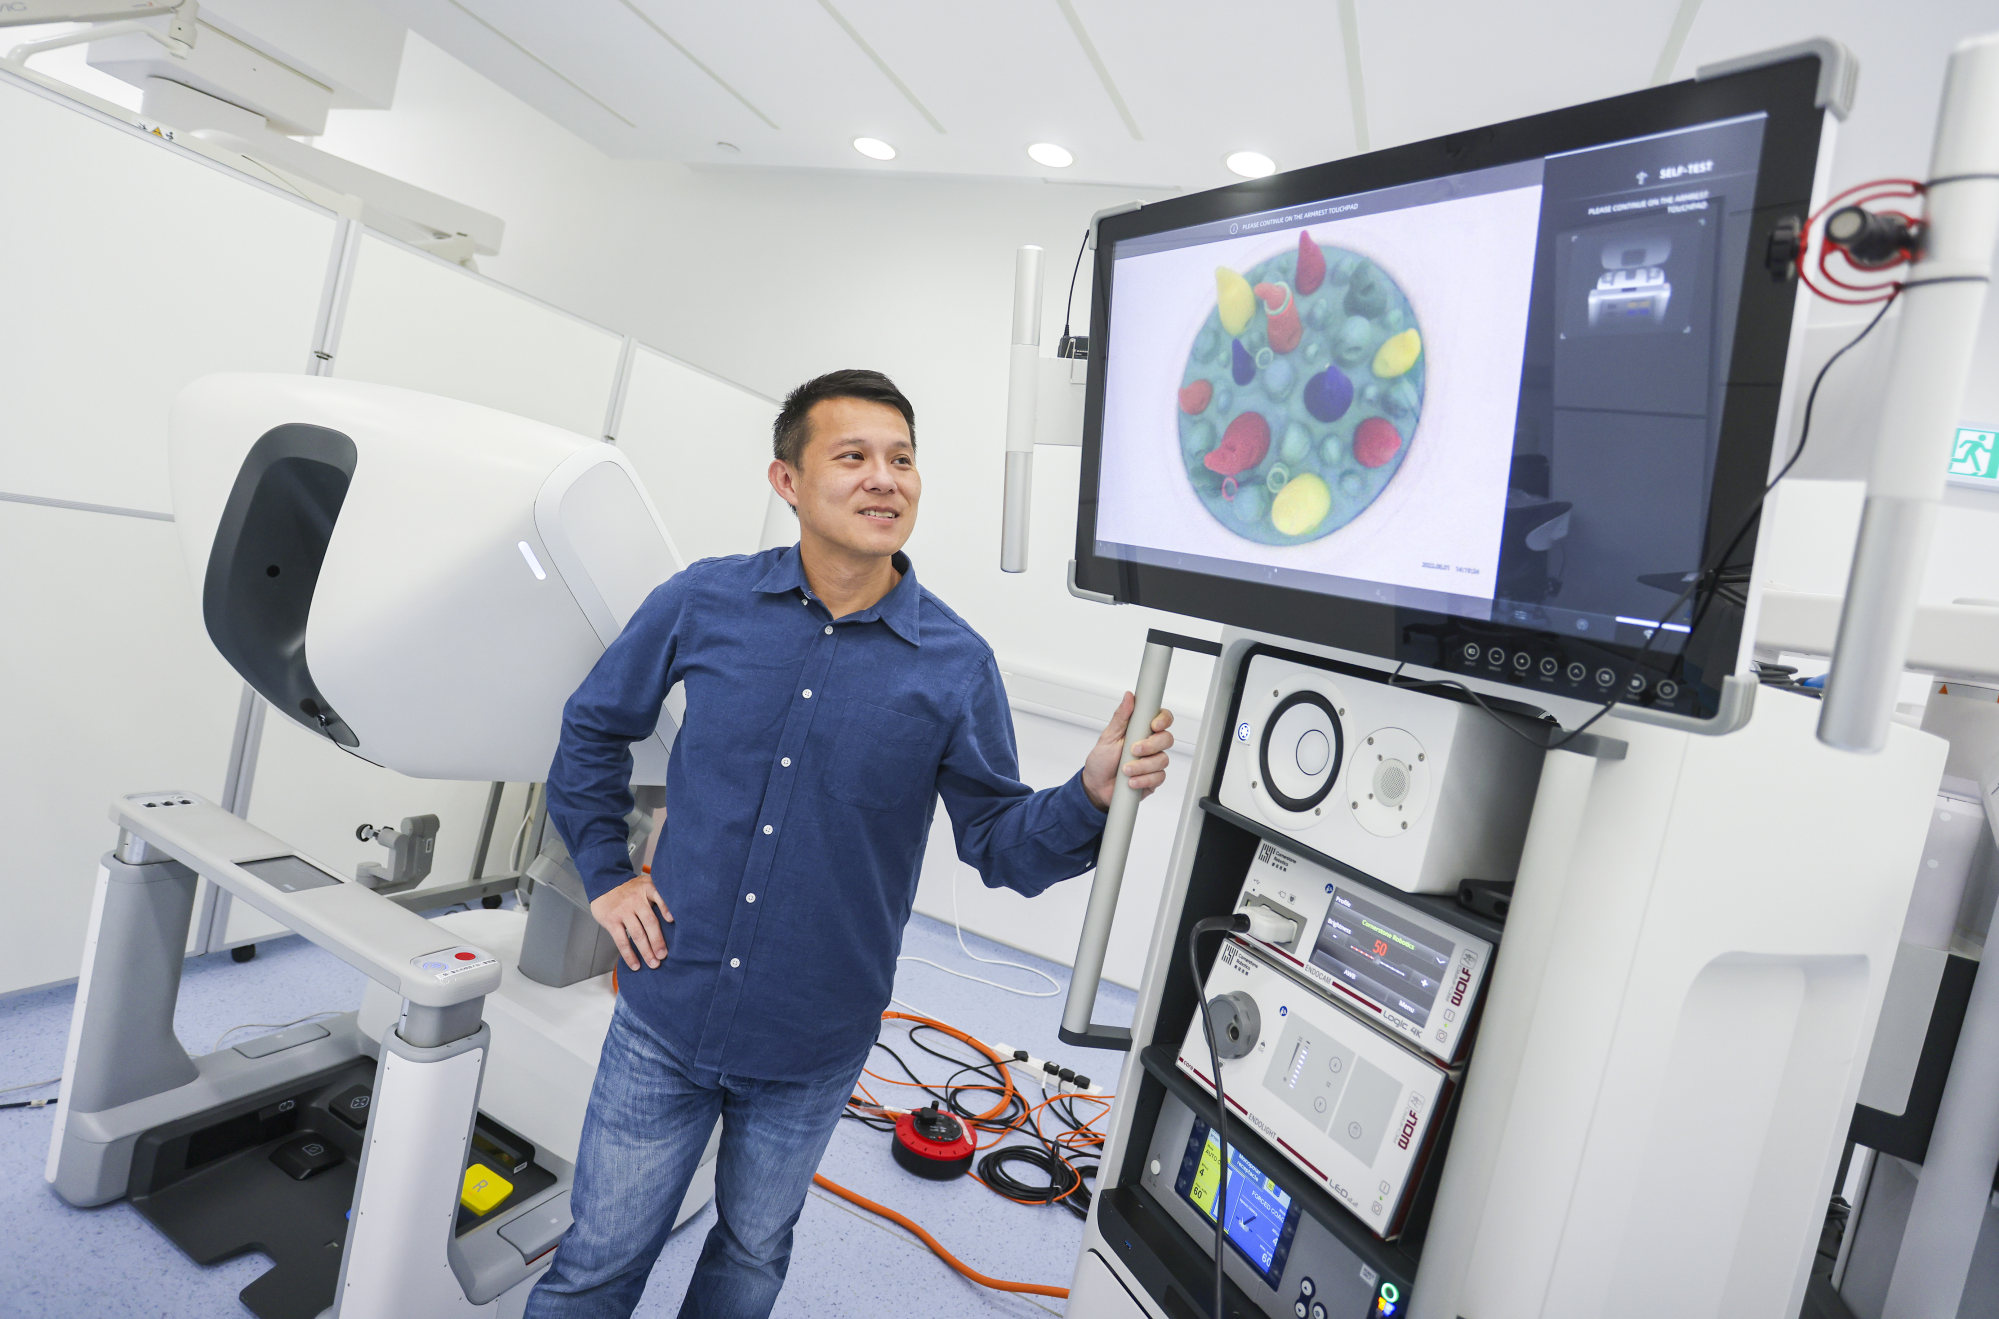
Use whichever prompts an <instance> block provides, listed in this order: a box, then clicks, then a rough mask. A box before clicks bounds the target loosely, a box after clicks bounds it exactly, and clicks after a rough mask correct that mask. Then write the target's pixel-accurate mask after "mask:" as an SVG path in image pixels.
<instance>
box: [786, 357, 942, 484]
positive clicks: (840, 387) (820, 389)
mask: <svg viewBox="0 0 1999 1319" xmlns="http://www.w3.org/2000/svg"><path fill="white" fill-rule="evenodd" d="M829 398H857V399H860V400H861V401H862V402H865V403H881V404H885V405H887V406H888V407H891V408H894V409H895V410H896V411H897V412H900V413H901V414H902V419H903V421H904V422H906V423H907V424H908V426H909V444H910V447H911V448H915V447H916V409H915V408H914V407H912V406H911V405H910V402H909V400H908V399H907V398H905V397H904V396H903V393H902V391H901V390H899V389H897V388H896V387H895V381H893V380H890V379H889V378H888V377H887V376H885V375H883V374H882V373H881V372H879V371H863V370H859V369H856V368H851V367H850V368H848V369H847V370H844V371H828V372H827V373H826V374H825V375H823V376H815V377H813V378H812V379H810V380H808V381H806V382H805V383H804V384H802V385H800V386H799V387H798V388H797V389H794V390H792V391H791V393H789V394H787V395H786V396H785V399H784V406H783V407H781V408H779V409H778V410H777V420H776V421H775V422H773V423H771V428H770V441H771V443H770V452H771V457H773V458H775V459H777V460H778V461H779V462H781V463H786V464H789V465H790V466H792V467H794V468H795V467H797V466H798V465H799V460H800V459H801V458H803V457H804V456H805V442H806V441H807V440H808V439H810V438H812V426H811V423H810V421H809V420H808V414H810V413H811V411H812V409H813V407H814V406H815V405H817V404H819V403H823V402H825V401H826V400H827V399H829Z"/></svg>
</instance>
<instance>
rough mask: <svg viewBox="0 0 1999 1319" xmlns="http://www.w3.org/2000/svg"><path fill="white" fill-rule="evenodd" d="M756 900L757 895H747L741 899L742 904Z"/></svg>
mask: <svg viewBox="0 0 1999 1319" xmlns="http://www.w3.org/2000/svg"><path fill="white" fill-rule="evenodd" d="M756 900H757V895H756V894H754V893H752V894H750V895H748V896H747V897H745V898H744V899H743V901H744V902H755V901H756Z"/></svg>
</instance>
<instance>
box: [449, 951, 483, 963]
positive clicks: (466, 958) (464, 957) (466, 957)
mask: <svg viewBox="0 0 1999 1319" xmlns="http://www.w3.org/2000/svg"><path fill="white" fill-rule="evenodd" d="M452 956H453V957H455V958H457V959H458V960H459V961H461V962H470V961H474V960H476V959H477V958H478V956H479V954H477V953H453V954H452Z"/></svg>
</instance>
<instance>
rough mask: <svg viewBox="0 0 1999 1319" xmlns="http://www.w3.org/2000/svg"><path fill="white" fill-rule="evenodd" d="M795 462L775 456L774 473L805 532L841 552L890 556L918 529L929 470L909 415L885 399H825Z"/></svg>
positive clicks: (805, 537) (809, 417)
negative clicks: (919, 459)
mask: <svg viewBox="0 0 1999 1319" xmlns="http://www.w3.org/2000/svg"><path fill="white" fill-rule="evenodd" d="M806 420H807V421H808V422H809V423H810V425H811V430H810V434H809V436H808V438H807V439H806V441H805V448H804V451H803V452H802V453H801V454H800V455H799V462H798V466H797V467H796V468H794V467H792V466H791V464H789V463H784V462H773V463H772V464H771V481H772V483H773V484H774V485H776V486H777V488H778V492H779V493H780V494H781V495H784V496H785V497H786V499H787V500H788V502H790V504H791V505H792V507H794V508H796V509H797V510H798V529H799V536H800V539H802V540H807V541H816V542H818V543H819V545H821V546H823V547H824V548H825V549H828V550H832V551H833V552H835V553H839V554H843V555H848V556H852V557H853V558H856V559H862V558H886V557H888V556H889V555H891V554H893V553H895V552H896V551H897V550H899V549H901V548H902V546H903V543H904V542H905V541H907V540H908V539H909V533H910V532H912V531H914V530H915V529H916V501H917V499H918V498H919V497H920V496H921V495H922V493H923V478H922V477H921V476H919V475H918V474H917V471H916V446H915V444H914V443H912V442H911V440H910V438H909V426H908V423H906V422H904V421H903V419H902V414H901V413H900V412H898V411H896V410H895V409H894V408H892V407H890V406H889V405H888V404H886V403H870V402H868V401H867V400H865V399H858V398H829V399H822V400H820V401H819V402H818V403H815V404H814V405H813V406H812V411H811V412H809V413H807V414H806Z"/></svg>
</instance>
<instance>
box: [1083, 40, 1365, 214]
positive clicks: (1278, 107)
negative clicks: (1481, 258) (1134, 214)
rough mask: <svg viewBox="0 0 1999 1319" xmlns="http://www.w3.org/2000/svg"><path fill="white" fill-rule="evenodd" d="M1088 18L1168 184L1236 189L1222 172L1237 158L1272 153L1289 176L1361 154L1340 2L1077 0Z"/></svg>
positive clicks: (1233, 180) (1225, 173)
mask: <svg viewBox="0 0 1999 1319" xmlns="http://www.w3.org/2000/svg"><path fill="white" fill-rule="evenodd" d="M1050 7H1051V8H1052V7H1053V6H1052V5H1051V6H1050ZM1076 10H1077V12H1078V13H1079V14H1081V16H1082V18H1083V20H1084V22H1085V23H1086V24H1087V26H1088V29H1089V32H1090V36H1091V38H1092V40H1093V41H1094V42H1095V43H1096V46H1097V49H1098V50H1099V51H1100V52H1102V54H1103V57H1104V60H1105V62H1106V63H1107V64H1108V65H1109V66H1110V67H1111V69H1113V70H1114V71H1115V73H1116V76H1117V80H1118V85H1119V87H1120V88H1122V89H1123V91H1124V95H1125V99H1126V101H1127V102H1128V103H1129V104H1130V106H1131V109H1132V113H1133V115H1134V116H1135V117H1136V118H1137V120H1138V122H1139V124H1140V126H1141V128H1142V129H1143V130H1144V133H1145V137H1146V142H1147V144H1148V146H1149V147H1150V150H1151V152H1152V153H1153V159H1154V160H1155V161H1156V165H1155V168H1156V169H1158V170H1160V171H1162V175H1161V176H1162V177H1166V178H1170V179H1172V180H1174V181H1176V182H1178V183H1180V184H1182V185H1183V186H1186V187H1189V188H1206V187H1213V186H1216V185H1218V184H1223V183H1233V182H1235V181H1236V179H1235V176H1233V175H1231V174H1230V173H1228V171H1227V170H1226V169H1225V168H1224V167H1223V165H1222V157H1224V156H1226V155H1227V154H1228V153H1229V152H1231V151H1244V150H1248V151H1261V152H1263V153H1264V154H1265V155H1267V156H1269V157H1270V158H1271V159H1272V160H1275V161H1276V162H1277V164H1278V167H1279V168H1280V169H1293V168H1296V167H1298V166H1301V165H1316V164H1319V163H1321V162H1324V161H1328V160H1336V159H1338V158H1340V157H1342V156H1348V155H1352V154H1353V153H1354V150H1355V137H1354V118H1353V106H1352V101H1351V99H1350V93H1349V90H1348V83H1347V64H1346V46H1345V40H1344V37H1343V35H1342V33H1341V29H1340V20H1339V7H1338V6H1337V5H1336V4H1334V3H1333V2H1332V0H1241V2H1240V3H1236V4H1230V5H1215V4H1212V3H1196V2H1195V0H1155V2H1154V3H1140V2H1139V0H1076Z"/></svg>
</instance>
